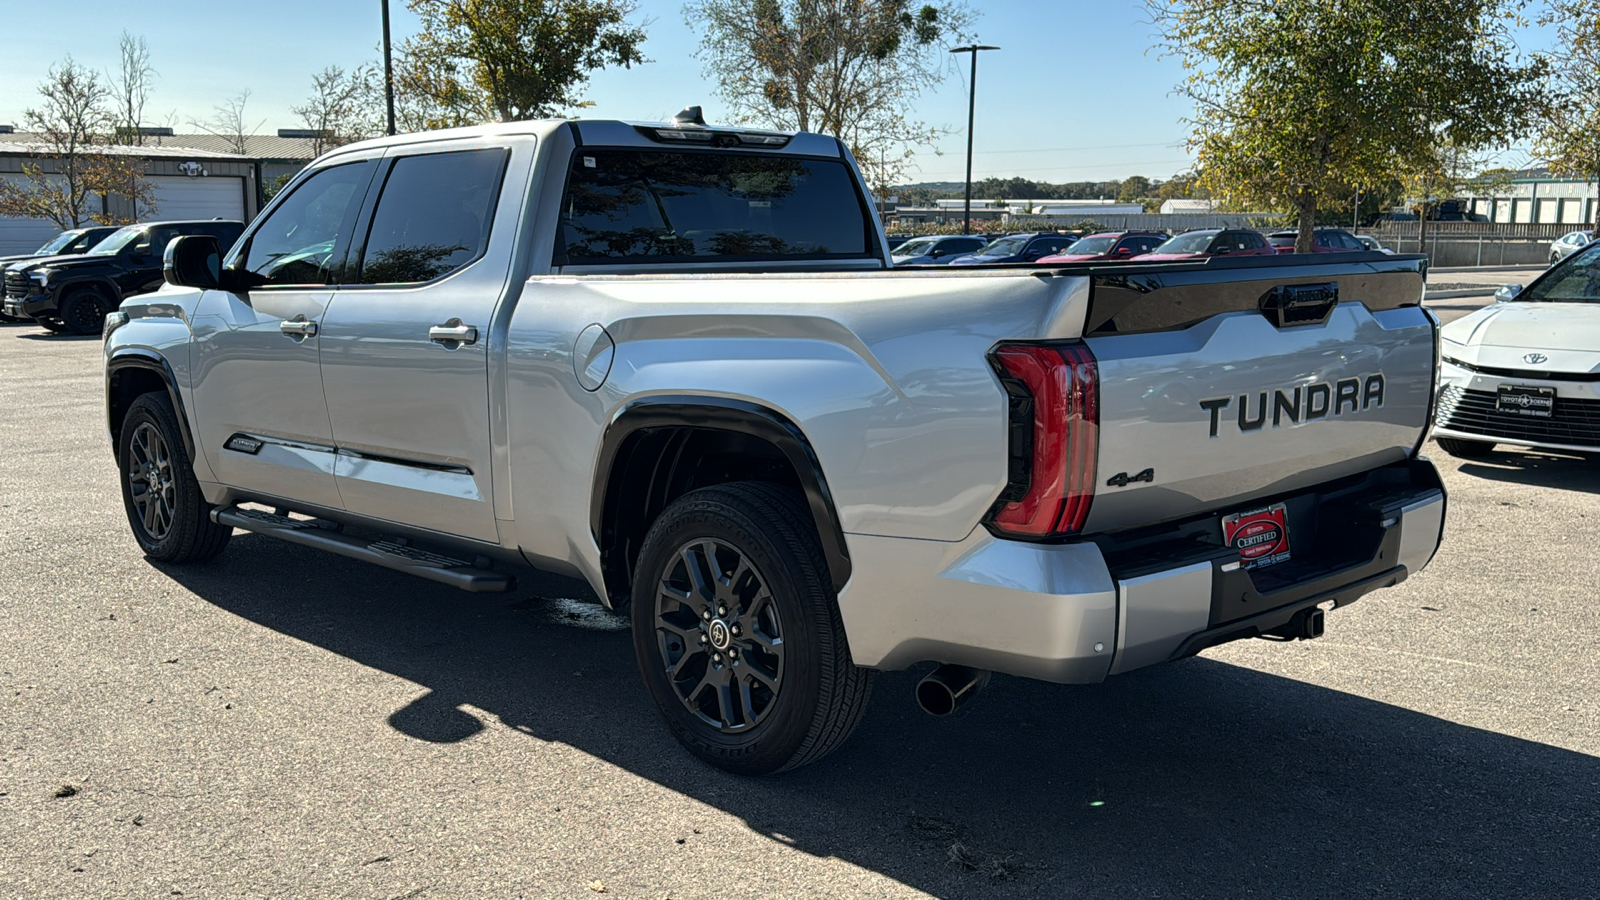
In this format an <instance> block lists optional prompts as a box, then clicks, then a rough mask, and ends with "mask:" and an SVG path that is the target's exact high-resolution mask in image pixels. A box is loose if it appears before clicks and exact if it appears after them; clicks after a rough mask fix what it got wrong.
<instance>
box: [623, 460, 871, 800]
mask: <svg viewBox="0 0 1600 900" xmlns="http://www.w3.org/2000/svg"><path fill="white" fill-rule="evenodd" d="M691 566H693V567H694V569H693V573H691V568H690V567H691ZM713 571H715V572H716V573H717V577H716V579H715V580H711V581H708V580H707V576H708V575H710V574H711V573H712V572H713ZM696 578H698V585H699V588H698V589H697V588H696V580H695V579H696ZM713 598H715V599H713ZM722 603H727V604H728V605H727V606H722V605H721V604H722ZM719 608H720V609H722V610H726V612H720V611H719ZM631 614H632V617H633V645H634V652H635V655H636V656H637V657H638V662H639V672H640V675H641V676H642V677H643V678H644V683H645V687H646V688H648V689H649V691H650V695H651V697H652V698H653V699H654V700H655V702H656V705H657V706H658V707H659V708H660V710H661V713H662V715H663V716H664V717H665V719H666V722H667V726H668V728H669V729H670V730H671V731H672V734H673V736H674V737H675V738H677V739H678V742H679V743H681V744H683V746H684V747H685V748H686V749H687V750H688V751H689V752H690V753H693V754H694V755H695V756H697V757H699V758H700V759H701V760H703V761H705V762H707V763H710V764H711V765H713V766H716V767H718V768H721V769H725V770H727V771H729V772H734V773H737V774H741V775H769V774H772V773H775V772H782V771H786V770H788V769H795V768H799V767H800V766H804V765H807V764H809V763H813V762H816V761H817V760H819V759H821V758H822V757H824V756H826V755H827V754H828V753H830V752H832V751H833V750H835V749H837V748H838V747H839V746H840V745H841V744H843V743H844V741H845V739H847V738H848V737H849V736H850V734H851V732H853V731H855V728H856V726H857V725H858V724H859V723H860V722H861V717H862V715H863V713H864V712H865V711H866V707H867V699H868V697H869V696H870V695H871V693H872V681H873V677H874V675H875V673H874V672H871V671H869V670H867V669H862V668H858V667H857V666H856V665H855V663H854V662H852V661H851V659H850V649H849V646H848V644H847V643H846V641H845V634H844V623H843V622H842V620H841V619H840V617H839V603H838V600H837V598H836V596H835V595H834V591H833V586H832V584H831V581H830V579H829V576H828V567H827V563H826V561H825V560H824V558H823V554H822V545H821V543H820V542H819V541H818V539H817V535H816V533H815V531H814V530H813V527H812V518H811V512H810V509H809V508H808V507H807V506H806V504H805V501H804V500H803V498H802V497H801V495H800V493H799V492H798V491H796V490H793V489H790V488H784V487H780V486H778V485H773V484H766V483H762V482H748V481H747V482H735V483H731V484H724V485H718V486H715V487H708V488H702V489H700V490H697V491H693V492H691V493H689V494H685V495H684V496H682V497H680V498H678V499H677V500H676V501H674V502H673V503H672V504H671V505H670V506H668V507H667V508H666V510H665V511H663V512H662V513H661V516H660V517H659V518H657V519H656V521H655V522H654V523H653V524H652V525H651V526H650V531H649V533H648V534H647V535H646V536H645V539H644V544H643V545H642V547H641V549H640V551H639V564H638V566H637V567H636V569H635V580H634V584H633V592H632V613H631ZM708 616H709V618H707V617H708ZM774 639H776V643H774ZM675 672H676V673H678V674H677V677H674V673H675ZM723 686H725V687H726V690H721V689H719V688H722V687H723Z"/></svg>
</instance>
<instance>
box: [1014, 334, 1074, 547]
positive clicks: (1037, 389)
mask: <svg viewBox="0 0 1600 900" xmlns="http://www.w3.org/2000/svg"><path fill="white" fill-rule="evenodd" d="M991 359H992V360H993V362H994V365H995V369H996V371H997V372H998V373H999V375H1000V378H1001V381H1002V383H1003V384H1004V385H1005V387H1006V391H1007V393H1008V394H1010V396H1011V404H1010V415H1011V474H1010V483H1009V484H1008V485H1007V486H1006V490H1005V491H1003V492H1002V493H1001V494H1000V498H999V500H998V502H996V504H995V508H994V511H993V512H992V513H990V515H989V527H990V528H991V529H992V530H994V531H996V532H998V533H1000V534H1004V535H1008V536H1014V537H1023V538H1050V537H1060V536H1064V535H1072V534H1077V533H1078V532H1080V531H1082V530H1083V523H1084V521H1085V520H1086V519H1088V518H1089V502H1090V501H1091V500H1093V499H1094V476H1095V464H1096V458H1097V455H1098V451H1099V446H1100V384H1099V370H1098V368H1097V367H1096V365H1095V361H1094V354H1093V353H1090V352H1089V348H1088V347H1086V346H1084V345H1082V344H1058V345H1046V344H1005V345H1002V346H1000V347H999V348H997V349H996V350H995V351H994V353H993V354H992V355H991Z"/></svg>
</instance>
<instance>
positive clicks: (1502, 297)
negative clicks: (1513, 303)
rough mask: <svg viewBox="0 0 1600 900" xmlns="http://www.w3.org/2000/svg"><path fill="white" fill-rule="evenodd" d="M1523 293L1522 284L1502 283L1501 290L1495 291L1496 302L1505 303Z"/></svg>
mask: <svg viewBox="0 0 1600 900" xmlns="http://www.w3.org/2000/svg"><path fill="white" fill-rule="evenodd" d="M1521 293H1522V285H1520V284H1502V285H1500V290H1498V291H1495V292H1494V302H1496V303H1504V302H1506V301H1507V300H1515V299H1517V296H1518V295H1519V294H1521Z"/></svg>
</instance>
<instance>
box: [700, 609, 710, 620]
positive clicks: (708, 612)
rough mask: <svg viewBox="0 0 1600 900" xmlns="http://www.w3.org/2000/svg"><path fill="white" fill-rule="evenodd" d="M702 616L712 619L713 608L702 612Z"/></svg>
mask: <svg viewBox="0 0 1600 900" xmlns="http://www.w3.org/2000/svg"><path fill="white" fill-rule="evenodd" d="M700 618H702V619H705V620H707V621H710V619H711V610H709V609H708V610H706V611H705V612H703V613H701V614H700Z"/></svg>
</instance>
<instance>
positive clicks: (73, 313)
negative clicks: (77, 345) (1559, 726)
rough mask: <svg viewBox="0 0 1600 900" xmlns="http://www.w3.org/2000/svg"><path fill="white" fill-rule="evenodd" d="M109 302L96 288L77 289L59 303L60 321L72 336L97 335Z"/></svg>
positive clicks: (109, 306)
mask: <svg viewBox="0 0 1600 900" xmlns="http://www.w3.org/2000/svg"><path fill="white" fill-rule="evenodd" d="M110 311H111V301H109V300H107V299H106V296H105V295H104V294H102V293H101V292H100V290H99V289H98V288H79V289H77V290H75V291H73V292H72V293H70V294H68V295H67V296H66V297H64V298H63V299H62V301H61V321H62V323H63V324H64V325H65V326H66V329H67V330H68V331H70V332H72V333H73V334H99V333H100V329H101V328H102V327H103V326H104V325H105V322H106V313H108V312H110Z"/></svg>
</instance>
